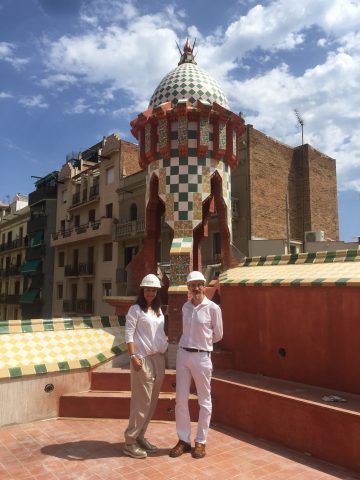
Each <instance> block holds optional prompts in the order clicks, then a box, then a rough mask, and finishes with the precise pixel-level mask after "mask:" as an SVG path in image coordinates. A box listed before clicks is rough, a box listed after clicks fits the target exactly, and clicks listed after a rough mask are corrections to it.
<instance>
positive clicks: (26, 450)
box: [0, 419, 360, 480]
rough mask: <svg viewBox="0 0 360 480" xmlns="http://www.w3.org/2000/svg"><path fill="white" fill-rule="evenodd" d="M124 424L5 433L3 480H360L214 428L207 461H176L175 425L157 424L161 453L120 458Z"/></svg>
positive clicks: (70, 424)
mask: <svg viewBox="0 0 360 480" xmlns="http://www.w3.org/2000/svg"><path fill="white" fill-rule="evenodd" d="M125 427H126V421H124V420H84V419H81V420H78V419H52V420H44V421H39V422H34V423H29V424H25V425H12V426H7V427H1V428H0V479H1V480H10V479H11V480H12V479H13V480H15V479H16V480H60V479H61V480H127V479H129V480H130V479H131V480H145V479H154V480H155V479H156V480H158V479H159V480H161V479H172V480H176V479H179V480H180V479H181V480H183V479H185V480H196V479H219V480H232V479H239V480H240V479H244V480H253V479H264V480H265V479H267V480H281V479H282V480H325V479H328V480H330V479H335V478H339V479H343V480H345V479H346V480H350V479H355V478H360V475H359V476H356V475H354V474H350V473H349V472H346V471H345V470H343V469H341V468H337V467H334V466H332V465H329V464H327V463H324V462H321V461H318V460H314V459H313V458H311V457H309V456H306V455H302V454H298V453H295V452H293V451H291V450H288V449H285V448H282V447H279V446H277V445H274V444H272V443H269V442H265V441H263V440H258V439H255V438H253V437H251V436H249V435H246V434H241V433H238V432H232V431H230V430H229V429H226V430H225V429H222V428H218V427H213V428H212V429H211V430H210V434H209V437H208V445H207V456H206V457H205V458H204V459H201V460H195V459H193V458H192V457H191V455H190V454H185V455H183V456H182V457H180V458H175V459H174V458H170V457H169V456H168V450H169V448H170V447H172V446H174V444H175V443H176V435H175V426H174V424H173V423H171V422H152V423H151V424H150V427H149V429H148V435H147V437H148V438H149V439H150V440H151V441H153V442H156V443H157V445H158V447H159V452H158V453H157V454H155V455H153V456H151V457H148V458H146V459H143V460H135V459H132V458H129V457H125V456H124V455H123V453H122V447H123V443H122V442H123V432H124V429H125Z"/></svg>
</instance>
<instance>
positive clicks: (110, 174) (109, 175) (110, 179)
mask: <svg viewBox="0 0 360 480" xmlns="http://www.w3.org/2000/svg"><path fill="white" fill-rule="evenodd" d="M114 178H115V175H114V167H111V168H108V169H107V170H106V185H109V184H110V183H113V182H114Z"/></svg>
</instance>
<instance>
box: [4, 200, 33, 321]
mask: <svg viewBox="0 0 360 480" xmlns="http://www.w3.org/2000/svg"><path fill="white" fill-rule="evenodd" d="M29 215H30V209H29V207H28V197H27V196H26V195H20V194H17V195H15V196H14V199H13V201H12V202H11V203H10V205H4V204H1V215H0V241H1V243H0V319H1V320H16V319H21V318H22V311H21V310H22V308H21V307H22V303H21V302H22V299H23V297H22V295H23V292H24V290H25V291H26V289H27V285H26V284H25V282H24V277H23V274H22V265H23V263H24V260H25V255H26V249H27V245H28V237H27V222H28V219H29Z"/></svg>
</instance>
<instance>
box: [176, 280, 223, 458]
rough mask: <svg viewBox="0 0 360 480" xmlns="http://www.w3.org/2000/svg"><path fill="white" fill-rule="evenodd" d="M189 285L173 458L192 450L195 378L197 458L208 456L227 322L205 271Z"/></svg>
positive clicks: (178, 363) (178, 369)
mask: <svg viewBox="0 0 360 480" xmlns="http://www.w3.org/2000/svg"><path fill="white" fill-rule="evenodd" d="M187 285H188V289H189V292H190V295H191V300H189V301H188V302H186V303H185V304H184V306H183V309H182V313H183V333H182V336H181V338H180V342H179V350H178V353H177V358H176V408H175V417H176V431H177V434H178V437H179V441H178V443H177V444H176V446H175V447H174V448H172V449H171V450H170V453H169V455H170V457H179V456H180V455H182V454H183V453H186V452H190V451H191V441H190V434H191V423H190V414H189V394H190V385H191V379H192V378H193V379H194V382H195V386H196V391H197V395H198V402H199V406H200V412H199V419H198V424H197V433H196V438H195V449H194V451H193V452H192V456H193V457H194V458H203V457H205V444H206V437H207V433H208V430H209V425H210V418H211V407H212V406H211V395H210V382H211V374H212V363H211V357H210V355H211V352H212V350H213V343H216V342H218V341H219V340H221V338H222V335H223V323H222V315H221V310H220V307H219V306H218V305H216V303H214V302H212V301H211V300H209V299H208V298H207V297H206V296H205V278H204V275H203V274H202V273H201V272H196V271H193V272H190V273H189V275H188V276H187Z"/></svg>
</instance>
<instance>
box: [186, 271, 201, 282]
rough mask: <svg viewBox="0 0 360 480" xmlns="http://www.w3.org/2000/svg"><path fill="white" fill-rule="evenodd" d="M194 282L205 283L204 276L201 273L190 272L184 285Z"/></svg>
mask: <svg viewBox="0 0 360 480" xmlns="http://www.w3.org/2000/svg"><path fill="white" fill-rule="evenodd" d="M195 281H200V282H204V283H205V277H204V275H203V274H202V273H201V272H197V271H196V270H194V271H193V272H190V273H189V275H188V276H187V278H186V283H190V282H195Z"/></svg>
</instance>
